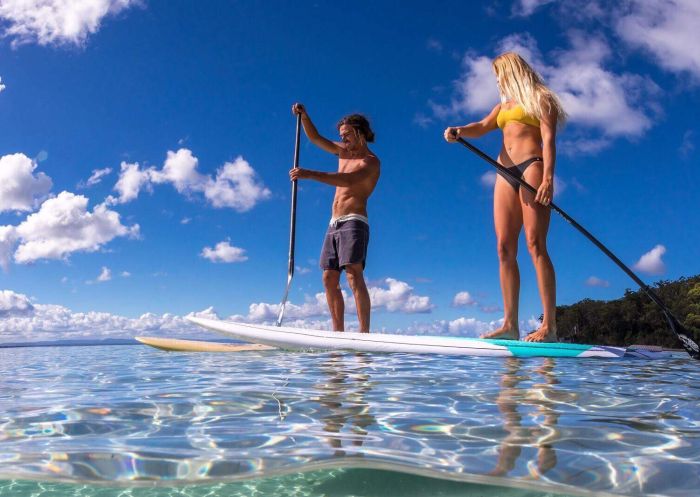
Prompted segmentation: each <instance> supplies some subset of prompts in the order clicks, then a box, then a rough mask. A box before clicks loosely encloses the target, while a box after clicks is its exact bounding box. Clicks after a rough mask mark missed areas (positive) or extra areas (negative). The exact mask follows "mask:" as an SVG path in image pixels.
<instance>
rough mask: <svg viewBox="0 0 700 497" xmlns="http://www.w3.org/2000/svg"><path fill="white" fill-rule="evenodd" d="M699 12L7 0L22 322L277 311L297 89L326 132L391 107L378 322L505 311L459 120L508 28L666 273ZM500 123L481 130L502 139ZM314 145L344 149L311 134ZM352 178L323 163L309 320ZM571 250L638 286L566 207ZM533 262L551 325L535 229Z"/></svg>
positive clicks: (598, 218) (684, 153) (92, 324)
mask: <svg viewBox="0 0 700 497" xmlns="http://www.w3.org/2000/svg"><path fill="white" fill-rule="evenodd" d="M40 3H41V4H44V5H50V6H53V8H52V9H49V8H45V9H41V10H39V9H37V8H36V7H37V5H38V4H40ZM35 4H36V5H35ZM698 25H700V7H698V5H697V2H695V1H694V0H654V1H644V2H642V1H636V0H634V1H625V2H620V3H619V5H618V6H616V7H614V8H611V7H608V6H607V2H595V1H594V2H583V1H579V0H562V1H558V2H548V1H533V0H522V1H515V2H504V1H493V2H482V3H479V5H478V6H476V3H471V2H470V3H469V6H467V7H458V6H456V5H455V4H454V3H447V2H445V3H444V4H438V5H428V4H427V3H425V2H401V3H398V2H356V3H353V4H352V6H349V5H348V4H334V3H331V4H330V5H324V4H323V3H311V2H296V3H291V2H273V4H269V3H268V4H264V5H263V4H262V3H256V2H177V5H176V7H173V3H172V2H165V1H156V0H151V1H143V2H133V1H129V0H119V1H113V0H112V1H110V0H86V1H85V2H82V4H81V6H79V7H75V6H73V7H70V6H65V5H63V3H62V2H58V1H42V2H39V1H38V0H34V1H29V2H19V1H17V0H7V1H3V2H1V3H0V30H1V31H2V34H3V36H2V38H0V78H1V79H0V88H2V90H0V115H2V119H0V262H1V263H2V265H3V271H2V272H0V292H1V293H0V341H4V342H7V341H16V340H25V339H26V340H33V339H46V338H68V337H71V338H74V337H77V336H131V335H134V334H139V333H140V334H144V333H145V332H146V331H147V332H148V334H162V335H168V334H174V335H178V334H179V335H183V334H184V335H188V336H196V334H197V333H198V332H195V331H194V330H193V329H192V328H189V327H188V325H187V324H185V323H184V321H183V319H182V316H185V315H187V314H188V313H192V312H205V313H207V314H211V313H213V312H216V313H217V315H219V316H220V317H222V318H227V317H231V316H233V317H234V318H235V319H247V320H252V321H266V320H270V319H271V317H272V316H274V315H275V314H276V312H275V311H276V306H277V304H278V303H279V300H280V298H281V295H282V292H283V290H284V285H285V283H286V259H287V243H288V223H289V202H290V198H289V190H290V186H289V182H288V176H287V171H288V169H289V168H290V166H291V162H292V155H293V142H294V125H295V121H294V117H293V116H292V115H291V113H290V106H291V104H292V103H294V102H295V101H301V102H303V103H305V104H306V106H307V108H308V110H309V113H310V115H311V117H312V119H313V120H314V122H315V123H316V124H317V126H318V128H319V130H320V131H321V132H322V133H323V134H325V135H326V136H330V137H334V136H335V133H336V130H335V122H336V121H337V120H338V119H339V118H340V117H342V116H343V115H344V114H347V113H350V112H357V111H359V112H363V113H366V114H367V115H368V116H369V117H370V119H371V120H372V122H373V126H374V128H375V131H376V134H377V141H376V144H374V146H373V147H372V148H373V150H374V151H375V152H376V153H377V154H378V155H379V157H380V158H381V160H382V176H381V179H380V182H379V185H378V187H377V190H376V192H375V194H374V196H373V197H372V199H371V200H370V204H369V212H370V219H371V230H372V233H371V242H370V255H369V261H368V267H367V271H366V276H367V278H368V280H369V282H370V287H371V295H372V300H373V306H374V314H373V323H372V328H373V329H375V330H381V329H384V330H399V331H402V332H406V333H449V334H460V335H474V334H476V333H478V332H480V331H483V330H485V329H487V328H489V327H493V326H494V325H495V323H496V322H497V321H498V320H499V319H500V318H501V314H500V306H501V298H500V289H499V286H498V274H497V270H498V266H497V259H496V253H495V238H494V235H493V226H492V214H491V212H492V192H491V186H490V185H491V184H492V181H493V173H492V171H491V170H490V169H489V167H490V166H488V165H487V164H486V163H484V162H483V161H481V160H480V159H478V158H476V157H475V156H473V155H471V154H469V152H468V151H466V150H465V149H463V148H462V147H459V146H456V145H448V144H446V143H445V142H444V141H443V140H442V138H441V135H442V130H443V129H444V128H445V127H446V126H447V125H454V124H464V123H467V122H469V121H471V120H475V119H478V118H481V117H482V115H483V114H484V113H485V112H486V111H487V110H488V109H490V108H491V107H492V106H493V105H494V104H495V103H496V101H497V99H496V97H497V95H496V90H495V83H494V81H493V77H492V75H491V72H490V66H489V60H490V59H491V58H493V57H494V56H495V55H497V54H498V53H500V52H501V51H503V50H506V49H515V50H518V51H519V52H521V53H522V54H523V55H525V56H526V58H528V60H530V61H531V62H532V63H533V65H534V66H535V67H536V68H537V69H538V71H540V72H541V73H542V75H543V77H544V78H545V80H546V81H547V82H548V83H549V84H550V86H551V87H552V88H554V89H555V90H556V91H558V93H559V95H560V97H561V98H562V101H563V103H564V105H565V107H566V109H567V111H568V112H569V114H570V117H571V120H570V123H569V124H568V125H567V126H566V127H565V128H564V129H563V130H562V131H561V132H560V135H559V137H558V151H559V157H558V160H557V169H556V172H557V177H558V180H557V193H556V201H557V203H558V204H559V205H560V207H562V208H564V209H565V210H566V211H567V212H568V213H569V214H571V215H572V216H573V217H574V218H576V219H577V220H578V221H579V222H580V223H581V224H582V225H584V226H585V227H586V228H588V229H589V230H590V231H591V232H593V233H594V234H595V235H596V236H598V237H599V238H600V239H601V240H602V241H603V242H604V243H605V244H607V245H608V246H609V247H610V248H611V249H612V250H613V252H614V253H616V254H617V255H618V256H619V257H620V258H621V259H622V260H623V261H625V262H626V263H627V264H629V265H630V266H635V268H636V270H637V271H638V273H639V274H640V276H642V278H643V279H645V281H648V282H650V283H651V282H654V281H658V280H659V279H675V278H678V277H681V276H691V275H695V274H698V273H699V272H700V259H699V258H698V249H697V247H698V246H700V221H698V218H697V216H696V215H695V213H694V211H695V210H697V206H698V205H699V204H700V189H699V188H698V182H697V179H696V170H697V166H698V160H697V155H696V154H697V144H698V139H699V131H698V125H697V119H696V116H695V109H697V108H698V107H699V104H700V55H698V52H697V48H696V47H697V46H698V45H699V44H700V35H699V34H698V31H697V29H696V27H697V26H698ZM499 140H500V135H499V134H498V133H493V134H491V135H490V136H487V137H484V138H483V139H480V140H478V142H476V144H477V145H478V146H480V147H481V148H482V149H483V150H485V151H486V152H487V153H489V154H491V155H496V153H497V152H498V147H499ZM300 162H301V165H302V167H307V168H318V169H322V170H333V169H334V168H335V167H336V162H335V161H334V159H333V157H331V156H329V155H327V154H325V153H323V152H322V151H319V150H317V149H315V148H314V147H313V146H312V145H310V144H309V143H308V141H306V140H305V139H302V149H301V159H300ZM332 195H333V191H332V189H331V188H329V187H327V186H324V185H321V184H316V183H310V182H304V183H302V184H301V185H300V192H299V208H298V224H297V227H298V234H297V266H299V267H298V269H297V272H296V275H295V277H294V282H293V287H292V292H291V294H290V299H291V302H292V304H293V305H292V306H291V307H290V311H289V316H290V321H289V324H297V325H299V326H324V327H325V326H327V325H328V315H327V313H326V312H325V304H324V301H323V297H322V295H320V292H321V291H322V286H321V282H320V271H319V270H318V269H317V262H316V260H317V257H318V253H319V251H320V244H321V241H322V237H323V234H324V230H325V225H326V224H327V221H328V218H329V217H330V202H331V200H332ZM549 248H550V253H551V255H552V259H553V262H554V264H555V268H556V271H557V284H558V292H557V293H558V301H559V303H562V304H566V303H573V302H576V301H578V300H580V299H582V298H594V299H610V298H616V297H619V296H620V295H621V294H622V293H623V292H624V290H625V289H626V288H635V285H634V283H633V282H632V281H630V280H629V279H628V277H627V276H626V275H624V274H623V273H622V272H621V271H620V270H619V269H618V268H617V267H616V266H614V265H613V263H612V262H610V261H609V260H607V259H606V257H605V256H604V255H603V254H601V253H600V252H599V251H598V250H597V249H596V248H595V247H594V246H593V245H592V244H590V242H588V241H587V240H586V239H585V238H583V237H582V236H581V235H580V234H578V233H577V232H576V231H575V230H574V229H572V228H571V227H569V226H568V225H567V224H566V223H565V222H564V221H563V220H562V219H560V218H559V217H557V216H554V218H553V223H552V228H551V232H550V238H549ZM520 268H521V275H522V290H521V292H522V294H521V319H522V321H523V328H525V329H529V328H531V327H532V323H531V320H532V318H533V317H535V316H538V315H539V314H540V312H541V310H540V303H539V298H538V295H537V287H536V284H535V279H534V273H533V270H532V265H531V263H530V260H529V256H528V254H527V251H526V250H525V247H524V245H521V250H520ZM463 292H467V293H468V294H465V293H463ZM352 309H353V308H352V305H349V310H350V311H352ZM348 319H349V320H350V321H354V319H353V318H352V315H349V316H348Z"/></svg>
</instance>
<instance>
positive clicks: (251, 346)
mask: <svg viewBox="0 0 700 497" xmlns="http://www.w3.org/2000/svg"><path fill="white" fill-rule="evenodd" d="M135 339H136V340H138V341H139V342H141V343H143V344H145V345H150V346H151V347H155V348H157V349H161V350H167V351H169V352H247V351H253V350H272V349H274V347H270V346H268V345H262V344H259V343H244V344H237V343H217V342H207V341H203V340H181V339H177V338H158V337H135Z"/></svg>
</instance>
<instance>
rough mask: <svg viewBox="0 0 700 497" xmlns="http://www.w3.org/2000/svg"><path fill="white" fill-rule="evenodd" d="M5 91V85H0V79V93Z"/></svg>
mask: <svg viewBox="0 0 700 497" xmlns="http://www.w3.org/2000/svg"><path fill="white" fill-rule="evenodd" d="M4 89H5V85H3V84H2V78H0V92H1V91H3V90H4Z"/></svg>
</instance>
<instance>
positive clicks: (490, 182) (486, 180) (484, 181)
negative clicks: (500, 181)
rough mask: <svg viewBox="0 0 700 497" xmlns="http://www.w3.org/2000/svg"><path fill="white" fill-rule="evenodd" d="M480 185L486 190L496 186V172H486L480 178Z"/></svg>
mask: <svg viewBox="0 0 700 497" xmlns="http://www.w3.org/2000/svg"><path fill="white" fill-rule="evenodd" d="M479 183H481V186H483V187H486V188H493V187H494V185H495V184H496V173H495V172H494V171H486V172H485V173H484V174H482V175H481V176H480V177H479Z"/></svg>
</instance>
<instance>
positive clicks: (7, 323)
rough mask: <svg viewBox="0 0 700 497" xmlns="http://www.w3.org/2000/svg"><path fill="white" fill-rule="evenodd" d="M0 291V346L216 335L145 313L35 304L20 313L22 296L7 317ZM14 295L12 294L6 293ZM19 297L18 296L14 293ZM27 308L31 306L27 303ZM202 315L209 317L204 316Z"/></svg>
mask: <svg viewBox="0 0 700 497" xmlns="http://www.w3.org/2000/svg"><path fill="white" fill-rule="evenodd" d="M7 292H8V291H7V290H6V291H5V292H0V316H1V317H2V319H0V343H16V342H20V343H24V342H36V341H42V340H76V339H91V340H95V339H101V338H133V337H134V336H139V335H154V336H168V337H178V336H179V337H194V338H202V339H208V340H211V339H213V338H216V337H217V335H214V334H212V333H209V332H206V331H205V330H203V329H201V328H199V327H197V326H194V325H192V324H191V323H190V322H189V321H187V319H186V318H185V317H183V316H176V315H173V314H167V313H166V314H161V315H158V314H153V313H146V314H143V315H141V316H139V317H136V318H129V317H125V316H119V315H115V314H111V313H108V312H96V311H91V312H73V311H72V310H71V309H68V308H67V307H64V306H60V305H52V304H34V305H33V306H32V307H30V308H27V310H26V311H24V312H22V311H21V309H20V308H18V305H22V302H21V300H22V298H24V299H26V297H24V296H23V295H19V296H18V298H19V299H20V302H18V303H17V304H15V307H13V308H12V311H11V312H10V313H9V314H5V313H4V311H3V306H4V300H3V299H4V293H7ZM9 293H13V292H9ZM15 295H18V294H15ZM27 304H28V305H31V304H29V303H28V302H27ZM205 315H208V314H206V313H205Z"/></svg>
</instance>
